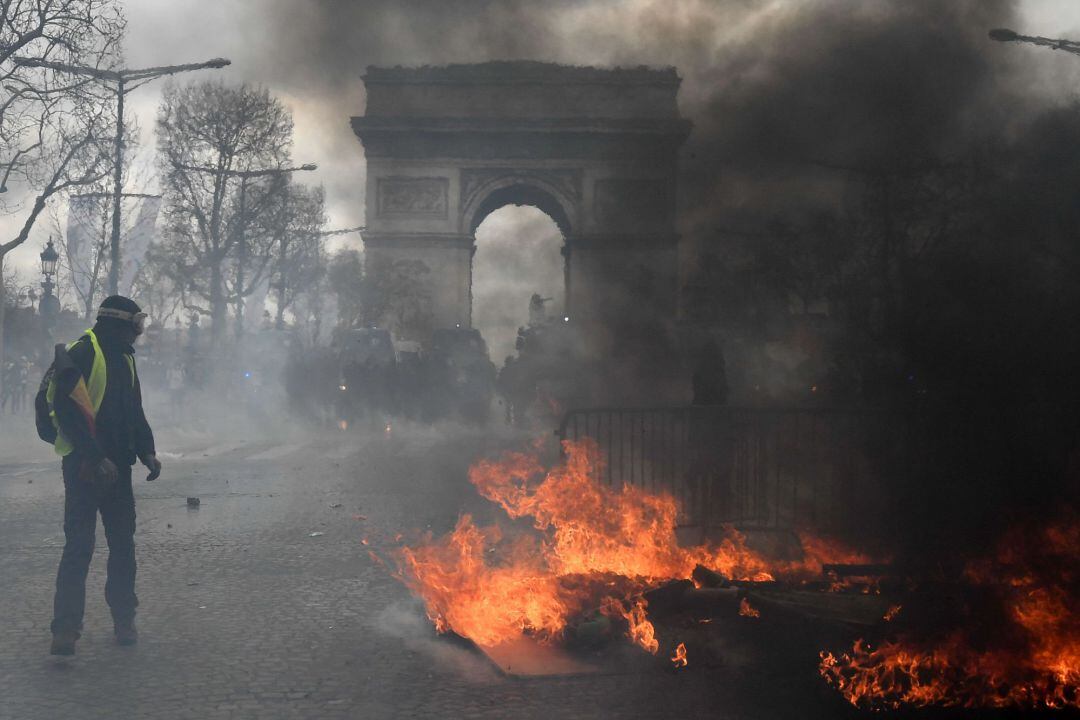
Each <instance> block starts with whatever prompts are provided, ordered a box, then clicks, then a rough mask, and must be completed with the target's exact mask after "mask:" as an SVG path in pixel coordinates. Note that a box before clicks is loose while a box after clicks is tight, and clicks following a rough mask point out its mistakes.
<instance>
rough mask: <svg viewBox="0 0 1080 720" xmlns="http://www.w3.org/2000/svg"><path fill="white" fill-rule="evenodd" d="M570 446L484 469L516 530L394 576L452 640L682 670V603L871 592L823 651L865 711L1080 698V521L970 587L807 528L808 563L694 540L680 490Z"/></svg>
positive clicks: (419, 547) (756, 602)
mask: <svg viewBox="0 0 1080 720" xmlns="http://www.w3.org/2000/svg"><path fill="white" fill-rule="evenodd" d="M563 449H564V455H565V460H564V461H563V462H561V463H559V464H557V465H556V466H555V467H552V468H546V467H544V465H543V464H542V463H541V461H540V460H539V453H538V452H533V453H506V454H504V455H502V456H501V457H499V458H498V459H495V460H482V461H480V462H477V463H476V464H474V465H473V466H472V468H471V469H470V472H469V480H470V482H471V483H472V485H473V486H474V487H475V488H476V490H477V491H478V492H479V493H480V495H481V496H483V497H484V498H486V499H487V500H489V501H491V502H493V503H495V504H497V505H498V506H500V507H501V509H502V510H503V511H504V512H505V514H506V515H507V516H508V517H509V518H510V519H511V520H512V521H513V522H509V523H506V524H505V525H506V527H503V526H500V525H492V526H480V525H478V524H477V523H476V522H474V520H473V519H472V517H470V516H468V515H464V516H462V517H461V518H460V519H459V520H458V522H457V525H456V527H455V528H454V529H453V531H452V532H450V533H448V534H447V535H445V536H442V537H432V536H430V535H428V536H426V537H424V538H423V539H422V540H421V541H420V542H418V543H415V544H412V545H406V546H402V547H400V548H399V549H398V550H396V551H395V557H394V565H395V573H396V574H397V576H398V577H399V578H400V579H401V580H402V581H403V582H404V583H405V584H406V585H407V586H408V587H409V588H410V589H411V590H412V591H413V592H414V593H415V594H416V595H417V596H418V597H420V598H421V599H422V600H423V602H424V604H425V607H426V610H427V613H428V616H429V617H430V618H431V620H432V622H433V623H434V624H435V627H436V629H437V630H438V631H439V632H442V633H451V632H452V633H455V634H457V635H459V636H462V637H464V638H468V639H469V640H471V641H472V642H473V643H475V644H476V645H478V646H480V647H481V648H497V647H499V646H502V645H504V644H507V643H513V642H515V641H519V640H520V639H521V638H523V637H527V638H530V639H531V640H532V641H534V642H537V643H540V644H558V645H572V644H573V643H574V642H575V641H576V640H580V639H581V637H582V636H585V635H588V634H589V633H594V634H596V633H600V634H604V633H607V634H613V633H620V632H621V633H622V634H625V635H626V636H627V637H628V638H629V639H630V640H631V641H632V642H633V643H635V644H636V645H637V646H639V647H641V648H642V649H643V650H644V651H646V652H648V653H651V654H654V655H657V654H661V648H663V649H664V652H663V653H662V654H661V655H662V656H663V657H665V658H670V661H671V663H672V664H673V666H674V667H676V668H682V667H686V666H688V665H692V664H693V662H694V658H693V657H692V656H691V655H690V654H689V653H688V651H687V645H686V644H685V643H684V642H682V640H681V639H680V638H679V637H666V638H661V637H658V636H657V628H656V626H655V625H654V622H653V618H654V616H655V615H656V614H657V613H663V612H665V611H668V610H670V609H671V608H672V607H677V608H678V609H679V610H680V611H683V612H689V613H691V614H692V613H694V612H698V611H700V614H701V616H702V617H703V618H705V617H706V616H709V617H713V616H715V615H716V611H717V608H724V609H725V612H730V615H731V617H736V616H743V617H751V618H757V617H759V616H760V615H761V610H760V608H766V607H776V606H785V605H786V606H787V607H789V608H790V607H798V606H799V605H800V603H802V606H803V607H817V608H819V609H820V608H823V607H824V608H826V610H827V609H828V606H829V605H830V603H829V602H828V600H829V598H830V596H832V597H837V598H839V597H841V596H846V597H849V598H852V599H854V598H855V597H861V598H864V599H867V600H868V602H863V603H861V604H859V606H858V610H857V611H856V610H850V608H852V607H855V606H854V605H851V604H849V605H847V606H845V607H848V608H849V609H848V610H846V611H842V612H841V613H840V614H841V615H844V614H845V613H846V615H847V617H846V619H847V620H849V621H850V622H849V626H850V627H851V628H853V632H854V631H857V632H858V640H856V641H855V642H854V645H853V647H852V649H850V650H848V651H846V652H842V651H839V650H838V649H836V648H832V649H825V650H822V651H821V653H820V659H819V672H820V675H821V677H822V678H823V679H824V681H825V682H827V683H828V684H829V685H830V686H832V687H833V688H835V689H836V690H837V691H838V692H839V693H840V694H841V695H842V696H843V697H844V698H845V699H846V700H847V701H848V702H850V703H852V704H853V705H856V706H859V707H868V708H899V707H904V706H927V705H930V706H951V705H960V706H965V707H1025V708H1047V707H1050V708H1056V707H1077V706H1080V694H1078V686H1080V620H1078V618H1080V613H1077V612H1076V611H1077V607H1076V605H1077V599H1076V596H1075V594H1074V593H1072V592H1070V590H1069V588H1074V587H1076V586H1077V580H1078V577H1077V574H1076V569H1077V566H1078V560H1077V554H1078V553H1077V550H1078V548H1080V524H1078V523H1076V522H1063V523H1060V524H1052V525H1045V524H1044V525H1043V529H1042V530H1040V531H1039V532H1031V531H1026V532H1021V531H1018V532H1017V533H1016V534H1015V535H1014V536H1010V537H1008V538H1006V540H1005V541H1004V543H1003V545H1002V548H1001V551H1000V552H999V553H998V554H997V555H996V556H994V557H992V558H989V559H985V560H981V561H976V562H971V563H969V564H968V566H967V568H966V570H965V572H964V574H963V577H962V578H960V579H959V580H953V579H948V580H946V579H943V578H932V579H926V578H919V579H913V578H911V577H904V576H903V574H902V573H901V572H900V571H899V570H897V569H895V568H893V567H892V566H890V565H889V564H887V563H882V562H880V561H875V559H874V558H871V557H869V556H867V555H865V554H863V553H860V552H856V551H854V550H851V549H849V548H847V547H845V546H843V545H841V544H840V543H837V542H834V541H830V540H827V539H823V538H820V537H816V536H814V535H810V534H805V533H802V534H800V535H799V544H800V545H801V553H800V556H799V557H798V558H797V559H775V558H774V557H772V555H773V554H772V553H767V552H763V551H761V550H759V549H755V548H752V547H751V544H750V543H748V542H747V538H746V536H744V535H743V534H741V533H740V532H738V531H737V530H735V529H734V528H725V529H724V530H723V533H722V535H721V536H720V537H719V538H717V539H715V540H711V541H706V542H703V543H701V544H698V545H694V546H689V547H685V546H683V545H681V544H680V542H679V540H678V538H677V534H676V527H677V518H678V507H677V503H676V501H675V500H674V499H673V498H672V497H671V496H669V495H666V494H656V493H650V492H647V491H645V490H642V489H639V488H636V487H632V486H623V487H610V486H607V485H604V484H602V483H597V482H595V481H594V480H593V479H592V478H593V477H595V476H596V475H595V465H596V463H601V462H603V459H602V458H601V457H599V453H598V451H597V449H596V447H595V445H593V444H592V443H591V442H590V441H585V442H579V443H571V442H567V443H564V446H563ZM525 524H527V525H528V526H527V527H524V528H523V527H522V526H523V525H525ZM807 598H811V600H809V601H808V600H807ZM812 598H824V599H825V600H826V602H824V603H822V602H821V601H820V600H813V599H812ZM832 605H834V606H835V605H836V603H832ZM841 605H843V604H842V603H841ZM867 608H870V612H871V614H872V617H870V618H869V619H867V618H866V617H865V615H866V609H867ZM860 613H861V614H862V617H860V616H859V615H860ZM826 614H827V612H826ZM820 616H821V615H820V614H819V615H818V617H820ZM709 621H710V620H708V619H703V620H701V622H709ZM597 628H600V630H597Z"/></svg>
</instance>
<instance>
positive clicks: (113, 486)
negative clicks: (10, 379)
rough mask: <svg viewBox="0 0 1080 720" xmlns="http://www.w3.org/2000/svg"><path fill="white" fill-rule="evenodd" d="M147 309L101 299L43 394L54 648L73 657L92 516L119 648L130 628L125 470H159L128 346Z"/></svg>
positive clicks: (153, 474) (131, 519)
mask: <svg viewBox="0 0 1080 720" xmlns="http://www.w3.org/2000/svg"><path fill="white" fill-rule="evenodd" d="M145 320H146V315H145V313H143V312H142V310H141V308H140V307H139V306H138V304H136V303H135V302H134V301H133V300H130V299H128V298H125V297H121V296H119V295H113V296H111V297H108V298H106V299H105V301H104V302H102V303H101V307H100V308H99V309H98V316H97V323H96V324H95V325H94V327H93V328H91V329H90V330H87V331H86V333H85V334H84V335H83V336H82V337H81V338H79V339H78V340H76V341H75V342H74V343H72V344H71V345H69V346H68V348H67V352H66V353H64V352H63V348H60V350H59V351H58V352H57V362H56V363H55V364H54V371H53V379H52V382H51V383H50V385H49V388H48V391H47V393H46V397H47V399H48V402H49V406H50V408H51V409H52V418H53V421H54V423H55V425H56V429H57V437H56V440H55V443H54V445H55V447H56V452H57V454H59V455H61V456H62V457H63V460H62V462H61V465H62V468H63V473H64V493H65V495H64V538H65V544H64V553H63V556H62V557H61V559H60V569H59V571H58V572H57V576H56V597H55V600H54V603H53V622H52V633H53V641H52V648H51V652H52V654H54V655H72V654H74V652H75V641H76V640H78V639H79V633H80V632H81V630H82V622H83V610H84V607H85V605H86V574H87V571H88V569H89V567H90V558H91V556H92V555H93V552H94V535H95V533H96V530H97V514H98V512H99V511H100V512H101V522H102V525H104V527H105V538H106V539H107V540H108V543H109V562H108V577H107V579H106V581H105V600H106V601H107V602H108V604H109V609H110V611H111V612H112V617H113V630H114V633H115V636H116V640H117V642H118V643H120V644H121V645H133V644H135V642H136V641H137V639H138V634H137V633H136V631H135V608H136V607H137V606H138V604H139V601H138V598H137V597H136V596H135V541H134V536H135V496H134V494H133V492H132V487H131V466H132V465H134V464H135V460H136V458H137V459H139V460H141V461H142V463H143V464H144V465H146V467H147V468H149V469H150V475H149V476H148V477H147V478H146V479H147V480H154V479H156V478H157V477H158V475H159V474H160V473H161V463H160V462H159V461H158V459H157V456H156V453H155V450H154V435H153V432H152V431H151V430H150V425H149V423H147V421H146V415H145V413H144V412H143V407H142V388H141V387H140V385H139V375H138V373H137V372H136V369H135V357H134V352H135V351H134V349H133V348H132V344H133V343H134V342H135V339H136V338H137V337H138V336H139V335H140V334H141V333H142V331H143V325H144V323H145Z"/></svg>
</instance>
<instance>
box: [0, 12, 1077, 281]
mask: <svg viewBox="0 0 1080 720" xmlns="http://www.w3.org/2000/svg"><path fill="white" fill-rule="evenodd" d="M889 1H890V0H858V1H857V2H855V1H853V0H828V1H826V0H760V1H756V2H755V1H752V0H549V1H548V2H535V0H533V1H532V2H517V1H516V0H499V1H494V0H396V1H391V0H355V1H348V0H128V1H127V2H125V3H124V6H125V10H126V14H127V17H128V21H129V34H128V38H127V46H126V53H127V62H128V65H129V66H133V67H138V66H151V65H165V64H174V63H183V62H192V61H199V60H204V59H208V58H211V57H218V56H224V57H227V58H229V59H231V60H232V63H233V64H232V66H231V67H229V68H226V69H225V70H222V71H206V72H205V73H203V76H204V77H210V76H213V77H218V78H220V79H222V80H225V81H227V82H231V83H232V82H251V83H258V84H262V85H265V86H267V87H268V88H269V89H270V90H271V91H272V92H273V93H274V94H276V95H277V96H278V97H280V98H281V99H282V100H283V101H284V102H285V103H286V104H287V105H288V106H289V107H290V108H291V109H292V112H293V116H294V120H295V131H296V132H295V145H294V150H293V158H294V160H295V162H297V163H304V162H315V163H318V165H319V171H318V172H317V173H312V174H311V175H309V176H305V177H304V178H303V179H304V180H305V181H313V182H321V183H322V184H324V185H325V187H326V190H327V197H328V206H329V211H330V212H329V215H330V221H331V225H332V226H334V227H342V226H350V225H358V224H362V223H363V219H364V218H363V196H364V193H363V187H364V178H365V173H364V163H363V153H362V150H361V146H360V143H359V141H358V140H357V139H356V137H355V136H354V135H353V133H352V131H351V130H350V128H349V124H348V123H349V117H350V116H352V115H358V114H362V113H363V108H364V93H363V85H362V82H361V79H360V77H361V75H362V73H363V71H364V68H365V66H366V65H368V64H382V65H397V64H402V65H422V64H443V63H447V62H470V61H482V60H489V59H502V58H506V59H513V58H532V59H538V60H548V61H556V62H563V63H578V64H597V65H638V64H648V65H656V66H663V65H674V66H676V67H677V68H678V70H679V72H680V74H681V75H682V76H683V78H684V84H683V88H682V91H681V95H680V98H681V105H682V108H683V112H684V114H686V115H688V116H689V117H690V118H691V119H692V120H694V121H695V132H698V131H699V130H698V128H701V127H704V126H707V124H708V123H707V122H706V123H702V117H700V116H701V114H703V113H704V112H705V111H706V109H707V108H708V107H709V106H708V105H707V104H706V103H705V102H704V101H703V100H702V98H707V97H711V96H712V95H711V93H717V92H720V93H722V92H724V91H725V90H726V87H724V86H723V85H724V83H727V82H731V83H732V89H733V90H737V89H738V83H740V82H745V81H746V80H747V79H748V77H749V74H750V73H752V72H753V71H754V68H752V67H747V66H746V63H745V58H746V54H745V53H746V48H751V49H752V48H753V47H754V45H755V42H756V41H757V38H758V37H759V36H760V37H769V36H770V35H773V36H775V33H776V32H777V28H778V27H780V26H782V25H783V23H785V22H787V21H788V20H789V19H790V18H791V17H793V16H794V15H795V14H797V13H804V14H805V13H808V12H810V11H813V10H817V9H820V8H821V7H828V6H836V7H845V6H850V7H853V8H855V7H857V8H858V11H859V12H864V13H865V12H873V9H874V8H875V6H885V5H887V4H888V2H889ZM938 1H939V2H940V3H941V7H947V6H950V5H951V4H952V2H953V0H938ZM893 2H895V0H893ZM911 2H912V4H914V5H926V4H927V3H925V2H922V1H921V0H911ZM988 6H993V7H995V8H997V7H1001V8H1004V10H1002V12H1001V15H1002V20H1001V22H1000V23H996V22H995V20H996V18H995V17H983V18H980V22H982V21H985V22H987V23H995V24H1016V25H1018V27H1016V28H1015V29H1017V30H1019V31H1021V32H1025V33H1030V34H1040V35H1047V36H1072V37H1080V1H1078V0H1026V1H1024V2H1019V3H1017V5H1016V9H1017V11H1018V13H1019V16H1018V17H1017V16H1016V15H1014V14H1013V13H1012V12H1011V11H1007V10H1010V3H1008V2H1007V0H1000V1H998V0H995V1H994V2H989V0H988ZM808 9H809V10H808ZM830 9H835V8H830ZM845 12H846V11H845ZM991 15H993V13H991ZM832 16H833V17H835V16H836V13H835V12H834V13H833V14H832ZM973 30H975V31H978V32H979V33H985V28H973ZM796 37H797V36H796ZM731 48H741V49H742V52H743V53H744V54H743V55H741V56H740V55H738V54H735V53H733V52H732V51H731ZM986 52H987V53H1004V52H1008V53H1012V55H1011V56H1009V57H1014V58H1021V59H1022V60H1023V62H1025V63H1028V64H1029V65H1030V66H1031V67H1032V68H1038V74H1037V79H1036V80H1035V81H1034V82H1037V83H1040V84H1042V85H1044V91H1045V93H1046V94H1047V95H1052V96H1055V97H1058V98H1062V99H1065V98H1069V97H1076V96H1077V90H1078V89H1080V57H1076V56H1068V55H1066V54H1064V53H1055V52H1051V51H1049V50H1046V49H1043V48H1034V47H1028V46H1007V47H1006V46H1001V45H998V44H996V43H990V42H989V41H987V42H986ZM732 58H742V60H741V61H740V62H742V65H739V64H738V63H735V62H734V61H733V60H732ZM740 73H747V74H746V75H740ZM1033 77H1036V76H1034V75H1033ZM193 79H194V76H193V75H188V76H185V77H183V78H182V79H181V81H182V82H187V81H190V80H193ZM750 79H752V77H750ZM160 88H161V84H160V81H159V83H158V84H154V85H151V86H148V87H145V88H142V89H140V90H138V91H137V92H136V93H134V94H133V95H132V96H131V97H130V101H131V105H130V106H131V108H132V109H133V110H134V114H135V115H136V116H137V118H138V122H139V124H140V126H141V129H142V138H143V146H142V148H141V149H140V150H139V153H140V157H141V158H143V160H144V161H145V160H146V159H148V158H149V157H151V156H152V152H153V124H154V115H155V111H156V106H157V103H158V101H159V99H160ZM717 122H720V121H719V120H718V121H717ZM150 189H152V188H145V187H140V188H134V187H133V188H129V190H132V191H134V190H140V191H146V190H150ZM526 219H527V218H526ZM3 225H4V227H0V230H3V231H5V234H10V232H9V231H8V229H7V226H9V223H3ZM548 230H549V229H548ZM545 232H547V230H545ZM47 233H48V227H47V223H44V222H43V223H40V224H39V227H38V229H37V230H36V232H35V234H34V236H33V237H32V238H31V240H30V241H29V242H28V243H26V245H25V246H24V247H23V248H20V249H19V250H18V251H16V253H14V257H13V260H14V264H15V266H16V267H20V268H22V269H23V271H24V272H27V273H30V272H33V268H34V267H36V264H37V261H36V257H37V254H38V253H39V252H40V250H41V247H42V245H43V243H44V239H45V236H46V235H47Z"/></svg>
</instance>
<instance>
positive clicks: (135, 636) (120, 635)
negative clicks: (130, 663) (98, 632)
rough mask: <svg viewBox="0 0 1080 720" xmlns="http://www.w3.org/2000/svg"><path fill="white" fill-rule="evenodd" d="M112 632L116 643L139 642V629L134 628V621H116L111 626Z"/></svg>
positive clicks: (129, 643)
mask: <svg viewBox="0 0 1080 720" xmlns="http://www.w3.org/2000/svg"><path fill="white" fill-rule="evenodd" d="M113 634H115V635H116V644H117V645H134V644H135V643H137V642H139V631H138V630H136V629H135V622H134V621H132V620H129V621H127V622H118V623H116V624H115V625H114V626H113Z"/></svg>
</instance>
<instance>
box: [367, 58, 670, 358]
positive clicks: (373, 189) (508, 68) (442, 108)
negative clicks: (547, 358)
mask: <svg viewBox="0 0 1080 720" xmlns="http://www.w3.org/2000/svg"><path fill="white" fill-rule="evenodd" d="M364 83H365V85H366V88H367V110H366V114H365V115H363V116H361V117H354V118H353V119H352V126H353V129H354V131H355V132H356V134H357V136H358V137H359V138H360V140H361V142H362V143H363V146H364V151H365V154H366V157H367V191H366V192H367V194H366V203H367V216H366V231H365V232H364V235H363V238H364V248H365V258H366V262H367V263H368V267H372V264H373V263H378V262H385V261H391V262H392V261H396V260H401V259H408V260H421V261H423V262H424V263H425V264H426V265H427V267H428V268H429V269H430V272H429V273H428V274H427V275H426V276H425V277H426V282H427V283H429V288H428V289H429V294H430V297H431V308H432V315H433V317H432V318H431V322H430V326H431V327H434V328H438V327H453V326H454V325H458V324H460V325H461V326H463V327H467V326H470V324H471V316H472V297H471V288H472V256H473V252H474V247H475V244H474V243H475V240H474V233H475V231H476V228H477V226H479V225H480V223H481V222H482V221H483V219H484V218H485V217H486V216H487V215H488V213H490V212H492V211H493V210H496V209H498V208H499V207H502V206H504V205H507V204H517V205H534V206H536V207H538V208H540V209H541V210H543V211H544V212H545V213H547V214H548V215H550V216H551V218H552V219H553V220H554V221H555V222H556V224H557V225H558V226H559V229H560V230H561V231H562V233H563V237H564V238H565V246H564V248H563V256H564V257H565V262H566V265H565V268H566V288H565V290H566V308H567V312H568V314H569V315H570V316H571V318H572V322H576V323H581V324H582V327H583V328H588V329H589V332H590V335H591V336H592V337H594V339H597V340H598V341H602V339H603V338H604V337H608V338H610V337H611V336H612V331H613V328H615V327H617V326H618V325H619V323H620V322H621V323H625V322H626V320H627V318H633V317H634V316H636V315H637V314H638V313H640V311H641V310H642V309H646V308H647V309H649V310H652V311H655V312H657V313H660V314H662V315H664V316H666V317H672V316H673V314H674V312H675V308H676V296H677V282H676V274H677V263H678V260H677V241H678V236H677V234H676V230H675V184H676V165H677V153H678V148H679V146H680V145H681V143H682V142H683V140H684V139H685V138H686V136H687V134H688V132H689V129H690V123H689V121H687V120H685V119H683V118H681V117H680V116H679V111H678V107H677V105H676V94H677V92H678V88H679V78H678V76H677V75H676V73H675V70H674V68H668V69H662V70H656V69H648V68H633V69H611V70H606V69H597V68H591V67H568V66H561V65H553V64H547V63H539V62H491V63H482V64H476V65H450V66H446V67H422V68H401V67H395V68H380V67H369V68H368V69H367V74H366V75H365V77H364ZM399 330H400V329H399ZM406 334H408V333H407V332H406Z"/></svg>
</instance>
